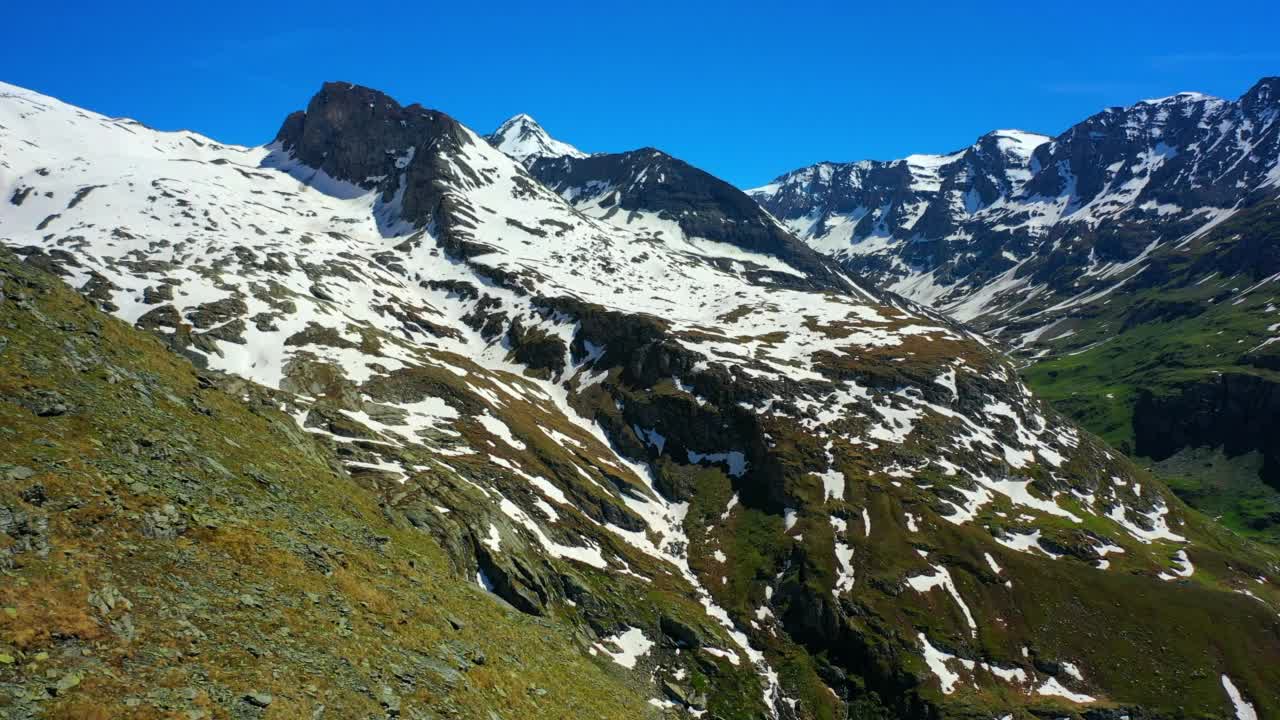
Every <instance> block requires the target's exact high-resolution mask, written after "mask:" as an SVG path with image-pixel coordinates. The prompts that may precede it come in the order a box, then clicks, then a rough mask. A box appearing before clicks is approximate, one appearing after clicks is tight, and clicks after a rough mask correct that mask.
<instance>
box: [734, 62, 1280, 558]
mask: <svg viewBox="0 0 1280 720" xmlns="http://www.w3.org/2000/svg"><path fill="white" fill-rule="evenodd" d="M750 192H751V194H752V196H753V197H755V198H756V199H757V200H758V201H759V202H760V203H761V205H762V206H763V207H765V208H767V209H768V210H769V211H770V212H771V213H772V214H774V215H775V216H776V217H778V218H779V219H780V220H781V221H782V222H783V223H784V224H786V226H787V227H789V228H790V229H792V230H793V231H795V232H796V233H797V234H798V235H800V236H801V237H803V238H804V239H805V240H806V241H807V242H809V243H810V244H811V245H812V246H813V247H815V248H817V249H819V250H821V251H822V252H824V253H827V254H829V255H831V256H832V257H835V258H837V259H839V260H840V261H841V264H842V266H843V267H844V268H845V269H846V270H847V271H849V272H850V273H851V274H853V275H855V276H858V277H860V278H863V279H865V280H867V281H870V282H872V283H874V284H876V285H878V286H880V287H882V288H885V289H889V290H892V291H894V292H897V293H900V294H902V295H904V296H906V297H909V298H912V299H914V300H916V301H918V302H920V303H922V304H924V305H927V306H931V307H933V308H934V309H937V310H939V311H942V312H944V313H946V314H947V315H949V316H951V317H953V318H955V319H958V320H961V321H965V322H968V323H971V324H973V325H974V326H976V327H978V328H980V329H982V330H984V331H985V332H987V333H989V334H991V335H994V336H995V337H997V338H998V339H1000V340H1001V341H1003V343H1004V344H1005V345H1006V347H1008V348H1010V349H1011V350H1013V351H1014V352H1015V353H1017V354H1018V355H1020V356H1022V357H1023V358H1024V362H1027V363H1034V365H1033V367H1032V368H1031V369H1030V370H1029V371H1028V372H1029V373H1030V375H1029V376H1030V377H1031V378H1032V379H1033V380H1034V382H1035V384H1036V386H1037V388H1038V389H1039V390H1041V391H1043V392H1044V393H1045V394H1046V395H1047V396H1048V397H1051V398H1053V399H1054V400H1055V401H1056V402H1057V403H1058V404H1059V406H1060V407H1061V408H1062V409H1064V410H1067V411H1069V412H1071V413H1072V414H1073V415H1075V416H1076V417H1077V418H1078V419H1080V420H1082V421H1084V422H1086V423H1088V425H1089V427H1090V429H1092V430H1094V431H1095V432H1098V433H1099V434H1102V435H1104V436H1105V437H1106V438H1107V439H1108V440H1109V441H1110V442H1112V443H1113V444H1114V445H1115V446H1116V447H1120V448H1123V449H1125V450H1126V451H1129V452H1133V453H1136V454H1137V455H1139V456H1142V457H1148V458H1154V459H1156V460H1161V461H1163V460H1166V459H1168V458H1171V457H1173V456H1175V455H1178V454H1179V453H1182V452H1183V451H1188V452H1191V451H1194V452H1204V451H1206V450H1209V449H1224V450H1225V452H1226V453H1227V455H1228V457H1230V458H1237V457H1239V458H1242V462H1244V463H1245V465H1248V464H1249V463H1251V462H1252V461H1250V460H1248V455H1249V454H1250V453H1254V454H1258V455H1261V457H1262V461H1261V465H1260V469H1258V468H1253V469H1246V468H1241V470H1240V475H1241V479H1240V482H1241V483H1243V485H1242V486H1241V487H1242V488H1245V489H1240V490H1232V489H1230V488H1229V487H1228V489H1227V490H1225V491H1224V490H1222V489H1221V488H1220V487H1219V486H1220V485H1221V483H1220V482H1217V481H1214V482H1209V481H1205V480H1201V479H1195V478H1188V479H1187V480H1186V482H1185V483H1184V484H1185V485H1186V486H1187V487H1188V488H1190V490H1189V491H1188V497H1189V498H1191V499H1192V500H1193V501H1196V502H1198V503H1203V504H1202V507H1203V509H1204V510H1205V511H1206V512H1212V513H1214V514H1225V515H1226V516H1228V517H1231V518H1236V519H1234V520H1233V521H1232V522H1233V523H1234V524H1235V526H1236V528H1237V529H1239V530H1240V531H1242V532H1266V533H1270V534H1271V536H1272V537H1280V534H1277V533H1280V448H1278V447H1277V445H1276V443H1275V442H1274V440H1273V439H1272V438H1274V437H1275V435H1276V433H1277V432H1280V425H1277V424H1276V423H1277V421H1276V419H1275V418H1276V417H1277V415H1276V410H1275V408H1276V407H1280V405H1278V403H1280V374H1276V372H1275V371H1276V370H1277V369H1278V368H1280V359H1278V358H1280V344H1277V341H1280V323H1278V322H1277V320H1278V319H1280V318H1278V317H1277V315H1276V306H1277V304H1276V298H1277V293H1280V259H1277V252H1276V248H1277V247H1280V232H1278V231H1277V225H1276V224H1275V222H1274V217H1275V208H1276V206H1277V204H1278V203H1280V78H1264V79H1263V80H1261V81H1259V82H1258V83H1256V84H1255V85H1254V86H1253V87H1252V88H1251V89H1250V90H1249V91H1248V92H1246V93H1245V94H1244V95H1243V96H1241V97H1240V98H1239V99H1237V100H1223V99H1220V98H1214V97H1209V96H1207V95H1202V94H1198V93H1179V94H1177V95H1173V96H1170V97H1165V98H1158V99H1154V100H1145V101H1142V102H1139V103H1136V104H1134V105H1132V106H1129V107H1116V108H1109V109H1107V110H1105V111H1103V112H1101V113H1098V114H1096V115H1094V116H1092V117H1090V118H1088V119H1086V120H1084V121H1083V122H1081V123H1079V124H1077V125H1075V126H1073V127H1071V128H1070V129H1068V130H1067V131H1066V132H1064V133H1062V134H1060V135H1058V136H1057V137H1054V138H1046V137H1042V136H1033V135H1029V134H1026V133H1015V132H1010V131H998V132H996V133H992V134H989V135H986V136H984V137H983V138H981V139H979V141H978V142H977V143H976V144H974V145H973V146H971V147H969V148H966V149H965V150H962V151H960V152H957V153H953V154H951V155H945V156H912V157H910V158H907V159H905V160H899V161H895V162H889V163H879V162H858V163H846V164H832V163H823V164H819V165H815V166H812V167H808V168H804V169H801V170H797V171H795V172H791V173H788V174H786V175H783V176H782V177H779V178H778V179H777V180H775V181H774V182H773V183H770V184H769V185H766V186H764V187H761V188H757V189H755V190H752V191H750ZM1197 448H1198V449H1197ZM1175 459H1176V458H1175ZM1190 462H1191V461H1190V460H1189V459H1188V460H1187V461H1185V462H1178V463H1175V465H1176V466H1178V467H1180V466H1181V465H1183V464H1186V463H1190ZM1192 464H1197V465H1202V464H1203V463H1192ZM1178 467H1173V468H1171V471H1172V472H1175V473H1181V472H1182V471H1181V470H1179V469H1178ZM1194 474H1195V473H1193V475H1194ZM1259 478H1261V479H1262V480H1263V481H1264V482H1265V483H1266V484H1269V485H1270V486H1271V487H1273V488H1274V490H1273V491H1270V492H1269V493H1263V494H1262V495H1261V496H1259V495H1257V491H1255V490H1252V489H1248V488H1253V487H1254V486H1256V485H1257V481H1258V479H1259ZM1188 483H1189V484H1188ZM1223 496H1225V499H1224V500H1221V501H1220V500H1218V499H1217V498H1219V497H1223ZM1241 497H1248V498H1250V499H1249V500H1247V501H1245V500H1241V499H1240V498H1241ZM1224 502H1225V504H1223V503H1224Z"/></svg>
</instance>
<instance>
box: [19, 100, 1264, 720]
mask: <svg viewBox="0 0 1280 720" xmlns="http://www.w3.org/2000/svg"><path fill="white" fill-rule="evenodd" d="M1261 94H1262V93H1261V92H1259V93H1255V95H1259V96H1260V95H1261ZM1169 102H1173V103H1181V102H1189V103H1192V104H1195V103H1197V102H1199V103H1201V105H1200V107H1201V108H1202V111H1203V112H1204V113H1208V112H1210V111H1212V112H1214V113H1223V114H1224V115H1222V116H1221V117H1227V116H1228V115H1230V114H1231V113H1234V112H1236V110H1235V109H1231V108H1235V107H1236V106H1235V105H1232V106H1231V108H1228V107H1227V106H1226V105H1221V104H1214V103H1212V102H1210V101H1208V100H1194V101H1193V100H1185V101H1184V100H1180V99H1175V100H1171V101H1169ZM1251 102H1252V101H1251ZM1246 106H1247V107H1252V106H1253V105H1252V104H1250V103H1245V102H1244V101H1241V103H1240V104H1239V106H1238V107H1239V108H1240V110H1239V111H1240V112H1245V109H1244V108H1246ZM1162 107H1163V106H1158V105H1157V106H1152V108H1149V109H1148V110H1147V111H1145V112H1148V113H1149V114H1151V115H1159V114H1160V113H1162V112H1164V111H1163V110H1162V109H1161V108H1162ZM1176 115H1178V113H1177V112H1172V111H1171V112H1168V113H1165V116H1167V117H1173V116H1176ZM1230 116H1231V117H1235V116H1234V115H1230ZM1219 117H1220V116H1219V115H1214V116H1213V118H1214V119H1215V120H1216V119H1219ZM1202 119H1203V118H1201V119H1200V120H1197V121H1196V122H1197V126H1198V124H1199V123H1200V122H1201V120H1202ZM1115 122H1116V123H1121V122H1122V121H1120V120H1119V119H1116V120H1115ZM1220 125H1221V123H1219V126H1220ZM1116 132H1117V133H1118V134H1119V135H1124V133H1123V132H1121V131H1118V130H1117V131H1116ZM1055 142H1056V141H1055ZM1032 146H1033V149H1032ZM1170 147H1172V145H1170ZM975 148H976V149H970V151H965V153H962V155H963V156H964V158H963V159H962V160H960V162H964V163H970V162H972V163H978V162H982V163H986V164H985V165H983V167H984V168H986V169H987V170H989V172H985V171H984V172H985V174H984V175H983V178H984V179H982V180H980V181H978V180H975V181H974V182H973V184H971V185H970V186H968V187H966V188H965V189H964V191H963V192H962V195H968V196H971V197H972V198H973V203H974V204H975V208H976V207H977V205H981V204H983V203H986V204H985V205H983V207H994V206H996V205H999V204H1000V203H1001V202H1002V200H1001V199H1000V198H1003V197H1006V196H1007V195H1008V194H1009V193H1021V192H1034V193H1041V194H1044V193H1048V192H1049V189H1046V188H1048V185H1049V181H1047V180H1041V179H1039V175H1038V174H1037V173H1036V172H1034V171H1032V170H1031V169H1030V168H1031V167H1033V166H1036V167H1042V166H1044V165H1045V163H1049V164H1052V165H1054V166H1055V167H1059V166H1060V165H1061V162H1060V161H1059V160H1058V159H1056V158H1059V157H1060V154H1057V153H1058V151H1056V150H1054V148H1053V147H1050V148H1049V149H1047V150H1046V149H1044V145H1043V144H1040V143H1037V141H1036V138H1034V137H1032V136H1029V135H1026V134H1020V133H1013V134H1009V133H1005V134H999V133H998V134H996V135H994V136H992V137H990V138H984V140H983V141H980V142H979V143H978V145H976V146H975ZM508 153H510V154H508ZM1062 156H1063V157H1071V156H1072V151H1063V154H1062ZM1170 157H1172V156H1170ZM1149 160H1150V158H1149ZM1150 162H1152V163H1154V162H1155V161H1154V160H1150ZM1037 163H1039V165H1037ZM1024 166H1025V167H1024ZM949 167H950V165H949V164H948V163H946V162H943V161H942V160H940V159H936V158H934V159H929V158H926V159H924V160H919V159H917V160H914V161H912V160H909V161H908V162H907V163H906V164H905V165H903V166H901V167H897V166H895V167H891V168H888V169H886V170H885V173H884V174H885V179H884V180H883V182H885V183H891V182H893V178H894V177H899V178H901V177H905V178H906V179H905V180H903V182H906V183H907V184H908V185H912V184H922V183H923V184H929V185H930V186H931V187H932V184H934V183H936V184H937V185H938V186H939V187H941V186H944V185H947V184H948V183H949V182H950V180H947V179H946V178H944V175H945V176H947V177H951V176H950V175H947V171H946V169H947V168H949ZM966 167H968V165H966ZM1250 167H1252V166H1250ZM917 169H919V172H920V173H922V176H923V175H928V176H929V177H930V178H933V179H932V180H929V181H928V182H927V183H926V182H925V181H923V180H920V179H919V177H917V175H916V173H917ZM1024 170H1025V172H1024ZM1149 171H1150V173H1155V172H1156V171H1157V168H1156V167H1155V166H1154V165H1152V166H1151V168H1150V169H1149ZM1062 172H1063V173H1065V172H1066V171H1065V170H1063V171H1062ZM1233 172H1237V171H1233ZM868 173H869V174H870V169H868ZM1238 175H1239V177H1240V178H1243V179H1244V180H1245V181H1246V182H1248V181H1250V179H1258V178H1259V177H1260V176H1259V175H1258V174H1257V172H1255V171H1254V170H1252V169H1239V170H1238ZM1060 177H1065V175H1060ZM1073 177H1076V178H1077V179H1078V181H1077V184H1076V185H1075V186H1074V187H1085V184H1081V183H1083V180H1080V178H1083V177H1084V176H1083V175H1078V176H1073ZM877 182H880V181H877ZM1258 182H1261V180H1258ZM781 186H782V183H779V187H781ZM935 190H938V189H937V188H935ZM0 192H2V193H3V198H2V200H3V203H4V204H3V206H0V241H2V242H3V245H4V246H5V247H7V248H8V250H6V251H4V252H3V254H2V255H0V283H2V284H0V388H2V389H3V392H0V418H3V419H4V422H3V423H0V463H3V464H0V533H2V534H0V572H2V573H3V578H4V580H5V582H3V583H0V606H2V607H3V608H4V614H3V615H0V707H4V708H6V711H10V709H11V714H12V715H13V716H15V717H86V716H88V717H95V715H89V713H91V712H97V713H98V715H96V717H118V716H120V717H122V716H139V717H165V716H175V715H178V714H179V713H185V715H186V716H187V717H237V718H239V717H243V718H256V717H279V718H293V717H319V716H326V712H327V714H328V716H334V717H409V718H440V717H464V718H482V719H485V720H495V719H505V720H515V719H516V718H597V717H600V718H612V717H618V718H623V717H626V718H682V717H707V718H722V719H725V720H729V719H731V718H780V719H783V720H801V719H804V720H808V719H819V718H821V719H827V718H921V719H925V718H928V719H934V718H1005V717H1008V718H1018V719H1023V718H1032V717H1054V718H1058V717H1069V718H1077V719H1080V718H1087V719H1088V720H1113V719H1114V720H1119V718H1126V717H1128V718H1190V717H1195V718H1233V717H1235V718H1243V717H1251V716H1256V717H1271V716H1274V715H1276V714H1277V713H1280V691H1278V690H1277V689H1278V688H1280V586H1278V585H1277V583H1280V563H1278V562H1277V557H1278V556H1277V553H1276V552H1275V551H1274V549H1273V548H1270V547H1267V546H1264V545H1261V544H1256V543H1254V542H1252V541H1250V540H1248V539H1246V538H1243V537H1241V536H1240V535H1239V534H1237V533H1234V532H1232V531H1230V530H1229V529H1227V528H1224V527H1222V526H1221V525H1219V524H1217V523H1215V522H1214V521H1213V520H1211V519H1209V518H1207V517H1205V516H1204V515H1202V514H1199V513H1197V512H1195V511H1192V510H1190V509H1189V508H1188V507H1187V506H1186V505H1185V504H1184V503H1183V502H1182V501H1181V500H1180V499H1179V498H1178V497H1177V496H1175V495H1174V494H1173V493H1172V492H1171V491H1170V490H1169V488H1168V487H1167V486H1166V485H1165V484H1164V483H1163V482H1162V481H1161V480H1160V479H1159V478H1158V477H1157V476H1155V475H1153V474H1152V473H1151V472H1149V471H1148V470H1147V469H1145V468H1144V467H1142V466H1140V465H1137V464H1135V463H1134V462H1133V461H1132V460H1130V459H1129V458H1128V457H1127V456H1126V455H1125V454H1124V453H1122V452H1120V451H1118V450H1116V449H1115V448H1113V447H1111V446H1109V445H1107V444H1106V443H1105V442H1104V441H1103V440H1102V439H1100V438H1099V437H1098V436H1096V435H1094V434H1091V433H1090V432H1088V431H1085V430H1082V429H1081V428H1080V427H1078V426H1077V425H1075V424H1074V423H1073V422H1072V421H1071V420H1070V419H1068V418H1066V417H1064V416H1063V415H1062V414H1060V413H1059V412H1058V411H1057V410H1055V409H1054V408H1053V407H1052V406H1051V405H1049V404H1048V403H1047V402H1045V401H1044V400H1042V399H1040V398H1039V397H1037V396H1036V395H1035V394H1033V392H1032V391H1031V390H1030V389H1029V388H1028V386H1027V385H1026V384H1025V383H1024V382H1023V380H1021V379H1020V376H1019V368H1018V367H1017V366H1016V365H1015V362H1014V361H1013V360H1011V359H1010V358H1009V357H1008V356H1006V355H1004V354H1003V353H1002V347H1001V345H1000V342H999V341H998V340H992V339H989V338H988V337H986V336H984V335H981V334H979V333H978V332H977V331H975V330H973V329H971V328H970V327H968V326H966V325H963V324H961V323H960V321H962V320H965V319H969V318H965V317H959V316H957V315H956V314H955V313H951V316H948V315H947V314H945V313H940V312H937V311H935V310H934V309H930V308H928V307H925V305H924V304H923V303H921V302H920V300H922V299H923V298H921V297H920V296H916V297H915V300H914V301H913V300H911V299H904V298H903V297H901V296H899V295H898V294H895V293H894V292H892V290H894V289H895V288H894V287H893V286H892V284H891V283H885V282H883V281H882V280H883V278H882V277H881V276H878V275H876V274H875V273H870V272H862V271H861V270H860V269H859V268H858V267H856V266H851V265H850V264H849V263H847V262H842V261H843V260H845V259H846V258H845V257H843V256H841V257H835V258H833V257H830V256H828V255H827V254H826V253H824V252H822V250H823V248H822V247H815V243H814V242H813V238H814V235H813V234H812V233H810V232H798V230H803V228H797V226H796V225H795V223H794V220H795V218H794V217H793V216H791V215H788V214H787V213H786V212H782V211H780V210H776V209H771V208H770V206H769V204H768V203H767V202H766V203H765V208H766V209H769V211H766V210H765V209H761V207H760V206H759V205H757V203H756V202H755V201H754V200H753V199H752V197H751V196H749V195H747V194H745V193H743V192H741V191H739V190H737V189H735V188H733V187H732V186H730V185H728V184H726V183H724V182H722V181H720V180H718V179H716V178H714V177H712V176H711V175H709V174H707V173H705V172H702V171H701V170H698V169H697V168H694V167H692V166H690V165H688V164H687V163H684V162H682V161H680V160H677V159H675V158H672V157H670V156H668V155H665V154H664V153H661V152H660V151H656V150H652V149H642V150H637V151H633V152H630V153H619V154H597V155H586V154H585V153H582V152H580V151H577V150H576V149H574V148H572V147H570V146H567V145H564V144H562V143H559V142H558V141H553V140H552V139H551V138H550V136H549V135H547V134H546V132H545V131H544V130H542V129H541V128H540V127H538V126H537V125H536V123H533V121H532V120H531V119H529V118H527V117H519V116H518V117H517V118H515V119H513V121H511V122H509V123H507V124H505V125H504V126H503V128H502V129H500V130H499V131H498V132H497V133H495V134H494V135H492V136H489V137H487V138H486V137H483V136H481V135H478V134H476V133H475V132H473V131H472V130H470V129H469V128H467V127H465V126H464V125H462V124H460V123H459V122H457V121H456V120H454V119H453V118H452V117H450V116H449V115H446V114H445V113H443V112H440V111H437V110H431V109H427V108H424V107H422V106H419V105H408V106H404V105H401V104H400V103H398V102H397V101H395V100H393V99H392V98H390V97H388V96H387V95H385V94H383V93H380V92H378V91H376V90H372V89H369V88H363V87H359V86H355V85H352V84H349V83H328V84H326V85H324V87H323V88H321V90H320V92H319V93H317V94H316V95H315V97H313V98H312V100H311V101H310V103H309V104H308V105H307V107H306V109H305V110H303V111H299V112H296V113H294V114H292V115H290V116H289V117H288V118H286V119H285V121H284V123H283V125H282V126H281V128H280V130H279V132H278V134H277V135H276V138H275V140H274V141H273V142H272V143H270V144H269V145H266V146H262V147H240V146H233V145H228V144H224V143H220V142H218V141H216V140H213V139H210V138H207V137H203V136H200V135H197V134H195V133H191V132H173V133H167V132H157V131H154V130H151V129H149V128H147V127H145V126H143V125H141V124H139V123H137V122H134V121H131V120H127V119H121V118H108V117H104V116H101V115H98V114H95V113H93V112H90V111H87V110H82V109H79V108H75V107H71V106H69V105H66V104H63V103H61V102H59V101H57V100H54V99H52V98H49V97H46V96H43V95H40V94H38V93H35V92H32V91H28V90H24V89H21V88H18V87H13V86H9V85H0ZM779 192H780V191H779ZM913 192H914V191H913ZM920 192H923V190H920ZM939 192H940V190H939ZM780 196H781V195H780ZM947 197H952V196H951V195H947ZM1206 197H1207V196H1206ZM984 198H986V199H984ZM757 199H760V195H759V194H758V193H757ZM1209 201H1210V199H1206V200H1204V202H1206V203H1208V202H1209ZM1143 202H1146V201H1145V200H1144V201H1143ZM1197 207H1198V206H1197ZM1188 212H1190V211H1188ZM805 215H806V216H807V215H808V213H806V214H805ZM939 222H942V221H939ZM944 224H945V223H944ZM877 242H878V241H877ZM886 242H887V241H886ZM1122 244H1123V243H1122ZM1011 252H1012V251H1011ZM1028 252H1029V250H1028ZM885 262H886V266H889V265H892V266H893V267H897V266H896V265H893V263H892V262H890V261H889V260H886V261H885ZM1115 262H1121V261H1119V260H1116V261H1115ZM72 290H74V291H78V292H72ZM943 309H945V308H943Z"/></svg>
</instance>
